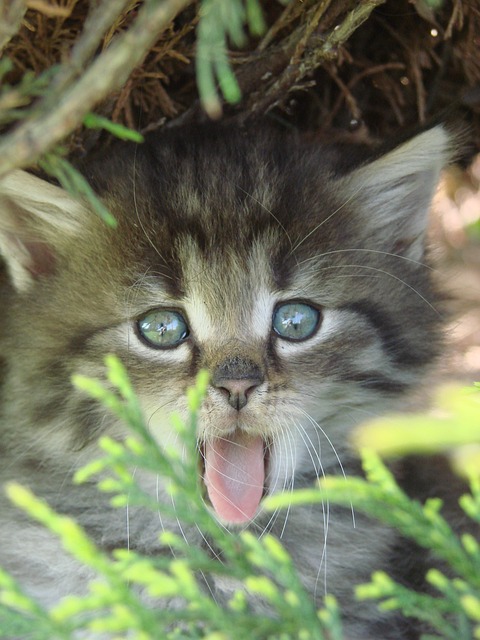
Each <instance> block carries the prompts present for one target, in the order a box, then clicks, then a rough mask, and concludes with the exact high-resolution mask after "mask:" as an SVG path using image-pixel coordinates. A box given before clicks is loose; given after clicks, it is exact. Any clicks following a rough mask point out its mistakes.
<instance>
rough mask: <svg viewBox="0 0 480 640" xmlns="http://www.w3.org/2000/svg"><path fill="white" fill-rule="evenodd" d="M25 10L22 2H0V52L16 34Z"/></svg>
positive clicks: (19, 0)
mask: <svg viewBox="0 0 480 640" xmlns="http://www.w3.org/2000/svg"><path fill="white" fill-rule="evenodd" d="M26 10H27V5H26V4H25V2H24V0H0V51H3V49H4V48H5V47H6V46H7V44H8V43H9V42H10V40H11V39H12V38H13V36H14V35H15V34H16V33H17V31H18V29H19V28H20V24H21V22H22V18H23V16H24V15H25V12H26Z"/></svg>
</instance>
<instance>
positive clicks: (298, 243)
mask: <svg viewBox="0 0 480 640" xmlns="http://www.w3.org/2000/svg"><path fill="white" fill-rule="evenodd" d="M363 187H364V185H360V186H359V187H358V189H357V190H356V191H354V192H353V193H352V194H351V195H350V197H348V198H347V199H346V200H345V202H343V203H342V204H341V205H340V206H339V207H337V208H336V209H335V211H333V213H331V214H330V215H329V216H327V217H326V218H325V219H324V220H322V221H321V222H320V223H319V224H317V226H316V227H314V228H313V229H312V230H311V231H309V232H308V233H307V234H306V235H305V236H303V238H302V239H301V240H299V241H298V242H297V244H296V245H295V246H294V247H293V248H292V249H290V252H289V254H288V255H291V254H292V253H294V252H295V251H296V250H297V249H298V247H299V246H300V245H302V244H303V243H304V242H305V240H307V239H308V238H309V237H310V236H311V235H313V234H314V233H316V232H317V231H318V230H319V229H320V227H323V225H324V224H325V223H327V222H328V221H329V220H330V219H331V218H333V216H335V215H336V214H337V213H338V212H339V211H341V210H342V209H343V207H345V206H346V205H347V204H348V203H349V202H351V201H352V200H353V199H354V198H355V196H356V195H357V194H358V193H359V192H360V191H361V190H362V189H363Z"/></svg>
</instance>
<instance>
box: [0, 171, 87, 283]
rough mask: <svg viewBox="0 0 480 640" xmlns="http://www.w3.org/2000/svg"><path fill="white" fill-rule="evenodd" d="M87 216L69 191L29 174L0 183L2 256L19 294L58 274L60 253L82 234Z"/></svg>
mask: <svg viewBox="0 0 480 640" xmlns="http://www.w3.org/2000/svg"><path fill="white" fill-rule="evenodd" d="M85 213H86V210H85V208H84V207H83V205H82V204H81V203H79V202H78V201H76V200H74V199H73V198H72V197H71V196H70V195H69V194H68V193H67V192H66V191H64V190H63V189H61V188H60V187H56V186H54V185H52V184H50V183H48V182H46V181H45V180H41V179H40V178H37V177H35V176H32V175H31V174H29V173H27V172H26V171H13V172H12V173H10V174H8V175H7V176H6V177H5V178H2V180H0V255H1V257H2V258H3V259H4V261H5V263H6V265H7V268H8V271H9V274H10V279H11V281H12V284H13V286H14V287H15V288H16V289H17V290H18V291H26V290H28V288H29V287H30V286H31V285H32V284H33V283H34V282H35V280H36V279H37V278H39V277H40V276H45V275H49V274H50V273H52V272H53V271H54V268H55V259H56V255H57V253H58V251H59V250H60V248H61V246H62V244H64V243H65V240H66V238H67V237H72V236H74V235H76V234H77V233H79V231H80V229H81V220H82V217H83V220H84V219H85Z"/></svg>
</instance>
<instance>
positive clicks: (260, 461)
mask: <svg viewBox="0 0 480 640" xmlns="http://www.w3.org/2000/svg"><path fill="white" fill-rule="evenodd" d="M264 480H265V464H264V456H263V440H262V438H260V437H259V436H257V437H252V436H249V435H248V434H246V433H242V432H241V431H237V432H235V433H234V434H233V436H231V437H229V438H228V439H226V438H215V439H214V440H211V441H209V442H206V443H205V485H206V487H207V491H208V496H209V498H210V501H211V503H212V505H213V508H214V509H215V511H216V513H217V515H218V516H219V517H220V518H221V519H222V520H224V521H226V522H234V523H241V522H248V521H249V520H251V519H252V518H253V516H254V515H255V512H256V510H257V508H258V505H259V504H260V500H261V499H262V494H263V485H264Z"/></svg>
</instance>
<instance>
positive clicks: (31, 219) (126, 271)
mask: <svg viewBox="0 0 480 640" xmlns="http://www.w3.org/2000/svg"><path fill="white" fill-rule="evenodd" d="M448 143H449V141H448V135H447V133H446V132H445V131H444V130H443V129H442V128H440V127H438V128H436V129H432V130H430V131H428V132H426V133H424V134H422V135H421V136H418V137H417V138H415V139H414V140H413V141H410V142H407V143H406V144H404V145H402V146H400V147H397V148H396V149H394V150H392V151H390V152H388V153H387V154H385V155H383V156H381V157H380V158H378V159H376V160H374V161H370V162H369V161H367V160H366V159H364V161H363V164H362V165H360V166H359V167H355V168H347V166H348V165H349V164H353V163H352V162H351V161H347V162H344V161H343V160H342V152H341V150H339V149H335V148H323V149H318V148H316V147H314V146H313V145H304V146H302V145H301V144H299V143H297V142H296V141H293V140H292V141H288V140H286V139H284V138H278V139H277V138H276V137H275V136H273V134H272V136H271V137H266V136H265V137H264V136H263V135H262V136H260V137H259V139H257V140H253V139H252V137H251V136H250V137H248V136H246V135H242V134H238V133H236V132H227V133H225V131H222V130H220V131H217V130H209V129H207V130H206V131H203V132H202V131H200V133H199V134H193V132H192V131H187V132H184V133H183V134H182V133H178V134H176V133H172V134H170V135H169V136H166V137H165V138H164V139H160V140H157V141H155V140H152V141H151V142H150V143H148V144H146V145H145V146H144V147H138V149H136V150H135V151H132V150H131V149H130V148H126V150H125V157H124V158H123V159H118V158H117V159H116V160H115V159H114V160H111V161H110V162H108V161H107V162H102V163H98V164H96V165H93V166H92V167H91V168H89V169H88V170H87V171H86V174H87V178H88V179H90V181H91V182H92V184H93V186H94V188H95V189H96V190H97V191H98V192H99V194H100V195H101V196H102V197H103V198H104V200H105V202H106V204H107V205H108V206H109V207H110V209H111V211H112V213H113V214H114V215H115V216H116V218H117V220H118V223H119V225H118V228H117V229H115V230H113V229H110V228H107V227H106V226H104V225H103V223H101V222H100V221H99V220H97V218H96V217H95V216H94V215H93V214H91V213H90V212H88V211H85V209H84V208H82V207H80V206H78V205H77V204H75V203H73V202H71V201H70V200H69V199H68V197H67V196H64V195H63V193H61V192H60V191H59V190H56V189H55V188H53V187H48V189H47V192H48V193H47V195H46V194H45V193H43V197H40V195H39V196H38V201H39V202H40V201H42V202H45V201H49V198H50V201H51V202H53V201H55V206H53V205H52V207H51V208H52V209H54V208H57V209H58V211H56V212H48V211H47V214H46V215H43V214H42V215H40V214H39V213H38V209H41V207H42V206H44V205H41V204H36V205H35V204H31V202H30V200H29V198H28V197H27V198H25V196H22V195H21V192H25V191H26V192H29V193H32V189H33V191H34V192H35V190H38V192H39V193H40V191H42V189H45V187H43V186H42V185H41V184H40V183H39V182H38V181H37V180H36V179H34V178H29V177H28V176H26V177H25V176H23V177H21V178H19V180H20V183H21V182H22V180H23V181H24V182H25V181H26V184H24V186H20V187H19V186H17V187H15V186H12V187H11V188H10V191H8V188H7V189H5V188H4V189H3V206H4V209H5V210H8V211H9V212H10V213H9V217H8V224H6V225H5V230H4V233H3V240H2V242H3V244H2V247H3V253H4V256H5V257H6V263H7V266H8V268H9V271H10V276H11V278H12V280H13V283H14V288H8V287H7V286H5V287H4V295H5V301H6V304H7V305H8V311H7V313H6V318H5V320H4V325H5V326H4V336H5V338H4V340H3V344H2V352H3V354H5V358H6V360H7V362H8V365H9V366H8V370H7V380H6V387H5V389H6V394H8V398H9V401H8V402H7V403H5V402H4V404H6V405H7V409H6V410H5V411H4V413H5V415H7V416H8V415H10V416H13V415H16V416H18V415H21V416H22V418H21V420H23V424H22V425H21V430H20V435H19V439H22V438H25V439H26V440H27V441H28V442H29V447H30V448H32V447H33V448H34V449H35V451H36V455H41V456H43V457H44V458H46V459H49V460H50V461H55V459H56V457H58V456H60V450H62V453H61V455H66V454H68V452H70V451H72V450H75V451H78V450H79V449H82V447H84V446H85V445H86V443H88V442H89V441H90V440H91V439H92V438H93V437H94V436H97V435H99V434H100V433H101V432H102V431H109V432H112V433H114V434H121V433H122V431H123V429H122V427H120V426H119V425H116V424H115V423H114V420H113V419H112V418H111V417H110V416H106V415H105V411H104V409H102V408H101V407H99V406H96V405H95V404H93V403H92V401H90V400H87V399H85V398H84V397H83V396H81V395H80V394H79V393H78V392H76V391H74V390H73V389H72V388H71V386H70V382H69V376H70V374H71V373H73V372H80V373H86V374H88V375H93V376H96V377H98V376H100V377H101V376H102V371H103V368H102V367H103V366H102V359H103V356H104V354H105V353H109V352H110V353H111V352H113V353H116V354H117V355H119V356H120V358H121V359H122V360H123V362H124V363H125V365H126V366H127V369H128V371H129V374H130V376H131V379H132V382H133V384H134V386H135V389H136V391H137V393H138V395H139V398H140V400H141V402H142V406H143V409H144V412H145V416H146V419H147V422H148V424H149V427H150V429H151V430H152V432H153V433H154V434H155V437H156V438H157V439H158V441H159V442H160V443H162V444H172V442H174V441H175V440H176V436H175V434H174V432H173V431H172V429H171V427H170V426H169V421H168V416H169V414H170V413H171V412H172V411H175V412H180V413H181V414H183V415H185V416H186V412H187V408H186V406H187V405H186V401H185V396H184V394H185V390H186V389H187V388H188V387H189V386H191V385H192V384H193V382H194V379H195V376H196V374H197V372H198V370H199V369H201V368H204V369H207V370H208V371H209V373H210V387H209V389H208V393H207V397H206V399H205V402H204V405H203V407H202V410H201V415H200V422H199V433H198V439H199V455H201V456H202V457H203V460H204V462H203V476H204V480H205V484H206V487H207V491H208V496H209V499H210V501H211V502H212V504H213V507H214V510H215V511H216V513H217V515H218V517H219V518H220V519H222V520H223V521H227V522H237V523H241V522H245V521H248V520H249V519H251V518H252V517H254V516H255V514H256V513H258V512H259V509H261V507H260V501H261V498H262V495H263V493H264V492H265V491H272V490H277V489H283V488H284V487H288V486H290V485H291V483H292V481H293V479H294V477H296V479H301V477H302V475H304V476H306V477H311V476H312V475H315V474H316V475H319V474H321V473H322V470H323V468H329V467H330V469H333V468H334V466H335V465H336V464H337V463H336V457H335V456H336V455H337V454H336V453H335V451H334V447H335V448H336V450H337V452H340V453H342V452H343V454H345V451H346V450H347V447H348V442H347V438H348V432H349V431H350V430H351V428H352V426H353V425H354V424H356V423H357V422H359V421H360V420H362V419H365V418H368V417H369V416H370V415H372V414H375V413H376V412H378V411H381V410H383V409H384V408H385V407H386V406H388V405H389V403H390V402H391V401H392V400H393V399H395V398H399V397H401V396H402V394H403V393H404V392H405V391H406V390H408V388H409V387H411V386H412V385H413V384H415V383H416V382H417V381H418V377H419V374H421V373H422V371H423V368H424V366H425V365H427V364H428V363H429V361H430V360H431V359H432V357H433V355H434V352H435V348H436V344H435V343H436V331H437V329H436V326H437V322H438V313H437V311H436V310H435V308H434V300H433V294H432V291H431V288H430V284H429V279H428V269H427V267H426V266H425V265H424V264H423V260H424V256H423V234H424V230H425V219H426V211H427V209H428V205H429V200H430V197H431V194H432V191H433V188H434V186H435V183H436V180H437V178H438V173H439V171H440V168H441V166H442V164H443V162H444V159H445V158H446V155H447V147H448ZM343 153H347V154H348V153H349V151H348V150H344V151H343ZM342 165H343V168H341V166H342ZM32 181H33V182H32ZM20 183H19V184H20ZM0 191H1V190H0ZM22 198H23V200H28V203H27V204H25V202H20V204H19V203H18V201H19V200H20V201H22ZM62 198H65V201H64V200H62ZM31 199H32V200H35V193H33V194H32V195H31ZM12 202H14V203H15V206H12V204H11V203H12ZM22 207H23V209H24V213H23V214H22V215H19V213H18V211H19V210H21V209H22ZM47 209H48V207H47ZM54 214H55V215H54ZM62 219H63V220H64V221H65V222H64V223H62ZM62 224H63V227H62ZM27 356H28V358H27ZM5 397H7V395H5ZM52 432H53V433H54V434H55V436H54V437H55V447H54V448H53V449H52ZM32 442H33V444H32Z"/></svg>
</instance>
